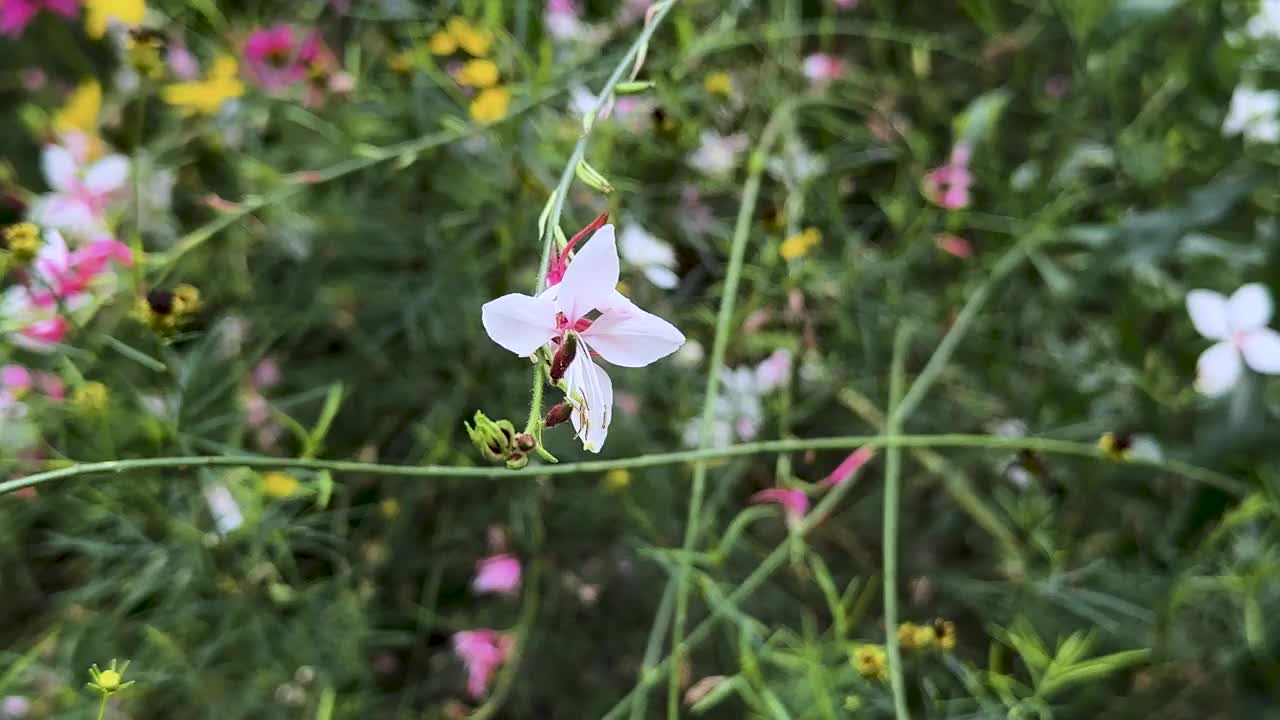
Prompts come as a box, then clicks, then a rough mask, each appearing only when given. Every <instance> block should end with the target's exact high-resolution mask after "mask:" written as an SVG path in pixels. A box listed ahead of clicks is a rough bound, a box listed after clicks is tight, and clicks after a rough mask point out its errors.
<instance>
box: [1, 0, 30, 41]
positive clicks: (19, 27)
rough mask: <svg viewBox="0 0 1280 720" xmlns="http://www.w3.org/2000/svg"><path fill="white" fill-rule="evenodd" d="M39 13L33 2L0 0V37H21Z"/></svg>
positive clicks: (26, 0) (27, 0) (28, 0)
mask: <svg viewBox="0 0 1280 720" xmlns="http://www.w3.org/2000/svg"><path fill="white" fill-rule="evenodd" d="M39 11H40V8H39V7H38V6H37V5H36V3H35V0H0V35H21V34H22V31H23V30H26V29H27V24H28V23H30V22H31V18H33V17H35V15H36V13H37V12H39Z"/></svg>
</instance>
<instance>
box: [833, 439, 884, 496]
mask: <svg viewBox="0 0 1280 720" xmlns="http://www.w3.org/2000/svg"><path fill="white" fill-rule="evenodd" d="M875 455H876V450H875V448H870V447H860V448H858V449H857V450H854V451H853V452H852V453H850V454H849V457H847V458H845V459H844V460H843V461H841V463H840V464H839V465H837V466H836V469H835V470H832V471H831V474H830V475H829V476H827V479H826V480H823V481H822V484H823V486H824V487H835V486H836V485H841V484H843V483H845V482H848V481H849V479H850V478H852V477H853V476H854V475H855V474H857V472H858V471H859V470H861V469H862V466H863V465H866V464H867V463H868V462H871V458H873V457H875Z"/></svg>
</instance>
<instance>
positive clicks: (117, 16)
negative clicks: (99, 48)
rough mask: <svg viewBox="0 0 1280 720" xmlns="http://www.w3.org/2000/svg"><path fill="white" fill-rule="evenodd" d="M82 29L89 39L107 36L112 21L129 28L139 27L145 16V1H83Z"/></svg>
mask: <svg viewBox="0 0 1280 720" xmlns="http://www.w3.org/2000/svg"><path fill="white" fill-rule="evenodd" d="M84 6H85V15H84V27H85V32H87V33H89V37H91V38H100V37H102V36H103V35H106V34H107V26H108V25H110V24H111V22H112V21H113V20H114V21H115V22H118V23H120V24H122V25H128V26H130V27H133V26H137V25H141V24H142V19H143V18H144V17H145V16H146V14H147V3H146V1H145V0H85V3H84Z"/></svg>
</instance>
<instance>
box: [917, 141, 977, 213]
mask: <svg viewBox="0 0 1280 720" xmlns="http://www.w3.org/2000/svg"><path fill="white" fill-rule="evenodd" d="M972 154H973V150H972V148H970V147H969V145H967V144H966V143H956V144H955V147H953V148H952V149H951V159H950V160H948V161H947V164H946V165H941V166H939V167H936V168H934V169H933V170H930V171H929V174H928V175H925V177H924V194H925V197H927V198H929V202H931V203H933V204H935V205H938V206H940V207H944V208H946V209H948V210H959V209H961V208H966V207H969V188H970V187H972V186H973V175H972V174H970V173H969V159H970V157H971V156H972Z"/></svg>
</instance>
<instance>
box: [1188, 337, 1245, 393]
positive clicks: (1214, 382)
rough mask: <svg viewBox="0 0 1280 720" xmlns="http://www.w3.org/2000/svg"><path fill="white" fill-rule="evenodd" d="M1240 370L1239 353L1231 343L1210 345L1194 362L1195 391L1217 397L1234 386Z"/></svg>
mask: <svg viewBox="0 0 1280 720" xmlns="http://www.w3.org/2000/svg"><path fill="white" fill-rule="evenodd" d="M1241 369H1242V366H1241V364H1240V353H1239V352H1237V351H1236V349H1235V347H1234V346H1232V344H1231V343H1229V342H1220V343H1217V344H1216V345H1211V346H1210V347H1209V349H1208V350H1205V351H1204V352H1202V353H1200V359H1199V360H1198V361H1197V362H1196V375H1197V377H1196V389H1197V390H1199V391H1200V392H1202V393H1204V394H1205V395H1208V396H1209V397H1217V396H1218V395H1221V394H1223V393H1225V392H1226V391H1228V390H1230V389H1231V388H1232V387H1234V386H1235V384H1236V381H1237V380H1239V379H1240V372H1241Z"/></svg>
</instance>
